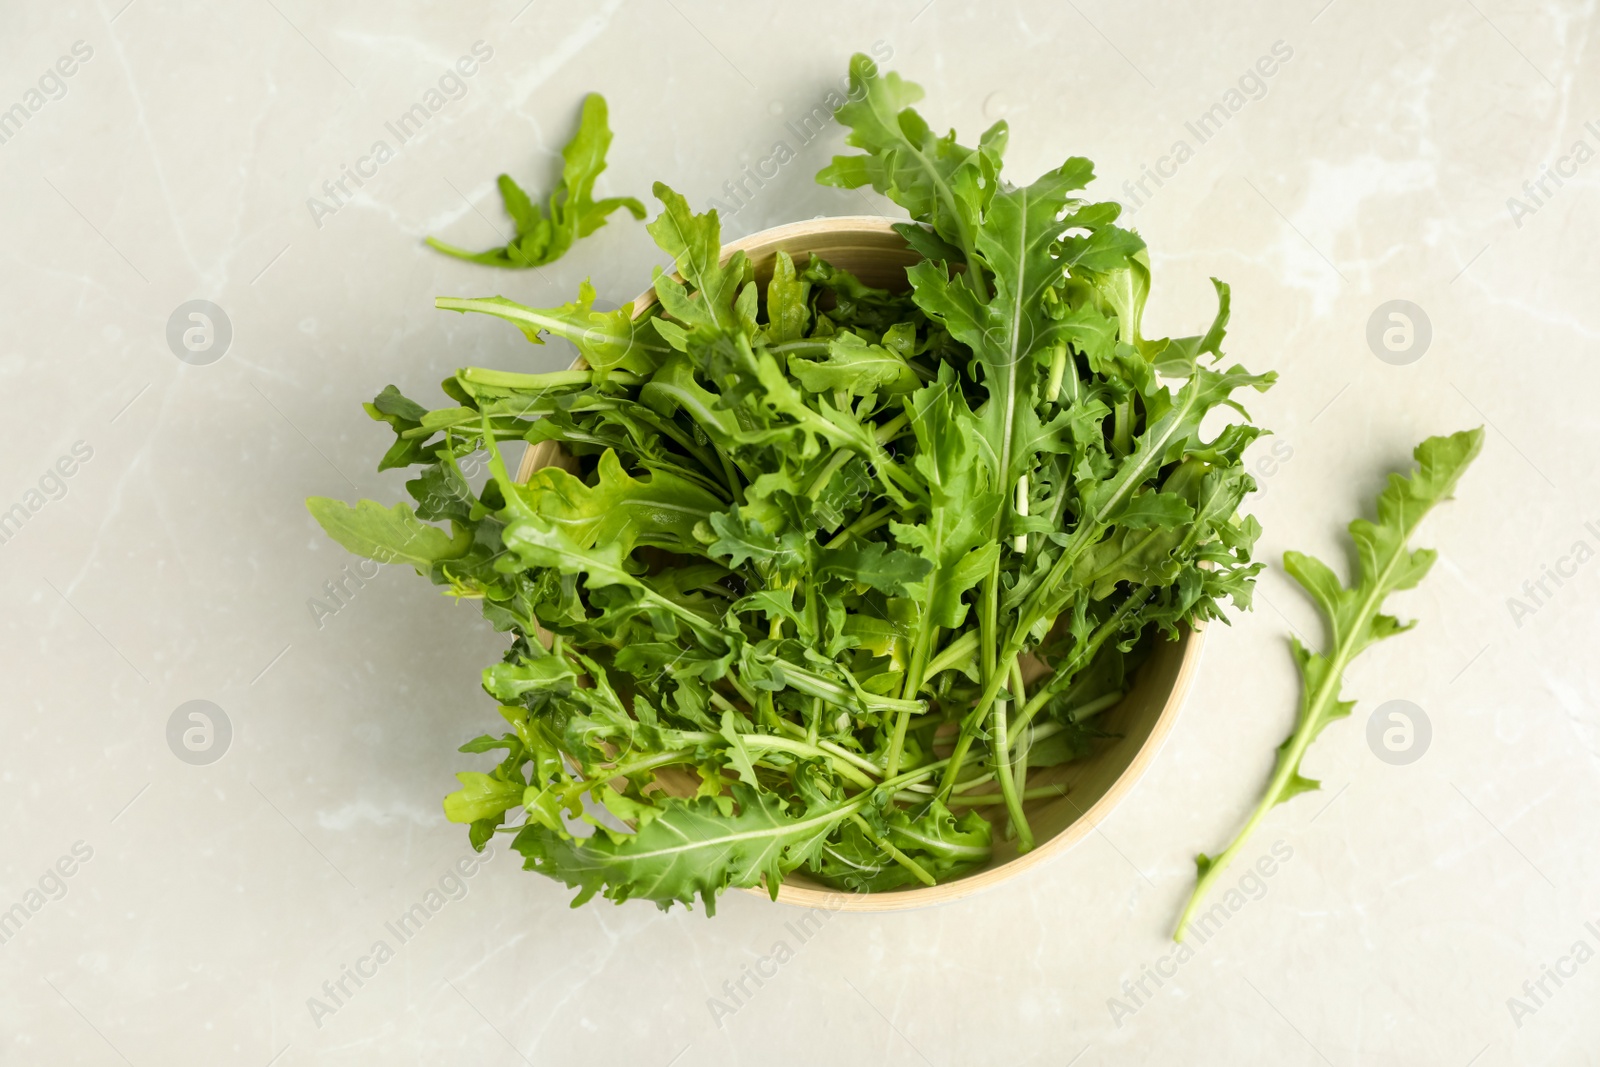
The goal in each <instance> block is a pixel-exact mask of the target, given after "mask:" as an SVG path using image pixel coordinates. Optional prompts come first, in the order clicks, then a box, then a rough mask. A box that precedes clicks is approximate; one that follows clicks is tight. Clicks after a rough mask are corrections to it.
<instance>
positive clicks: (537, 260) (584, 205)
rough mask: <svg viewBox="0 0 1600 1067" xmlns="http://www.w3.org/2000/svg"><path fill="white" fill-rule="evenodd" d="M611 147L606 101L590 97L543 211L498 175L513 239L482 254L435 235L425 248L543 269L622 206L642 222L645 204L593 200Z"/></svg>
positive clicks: (472, 259)
mask: <svg viewBox="0 0 1600 1067" xmlns="http://www.w3.org/2000/svg"><path fill="white" fill-rule="evenodd" d="M610 147H611V129H610V127H609V126H607V125H606V100H605V97H603V96H601V95H600V94H599V93H590V94H589V95H588V96H587V97H586V98H585V99H584V101H583V117H582V118H581V119H580V120H579V122H578V132H577V133H575V134H574V135H573V137H572V140H571V141H569V142H567V146H566V147H565V148H563V149H562V150H561V158H562V159H564V160H565V161H566V163H565V165H564V166H563V167H562V169H561V184H560V185H558V186H556V189H555V192H553V193H551V194H550V209H549V210H548V211H545V210H543V209H542V208H540V206H539V205H538V204H536V203H534V202H533V201H532V200H531V199H529V197H528V194H527V193H525V192H523V191H522V187H521V186H519V185H518V184H517V183H516V182H515V181H513V180H512V179H511V175H509V174H502V175H500V178H499V186H500V199H501V200H503V201H504V202H505V207H506V214H507V215H510V216H511V220H512V221H513V222H514V223H516V227H517V236H516V237H515V238H514V239H513V240H511V241H510V242H509V243H507V244H506V245H505V246H504V247H501V248H491V249H489V250H488V251H486V252H469V251H468V250H466V249H464V248H457V247H456V246H454V245H450V244H446V243H445V242H443V241H441V240H439V239H438V238H437V237H429V238H428V239H427V241H428V244H429V245H430V246H431V247H433V248H435V249H437V250H438V251H440V252H443V253H444V254H445V255H447V256H455V257H456V258H457V259H465V260H467V261H469V262H471V263H482V264H485V265H486V266H490V267H513V268H523V267H542V266H544V265H545V264H546V263H554V262H555V261H556V260H558V259H560V258H561V257H562V256H564V255H566V253H567V250H568V249H569V248H571V247H572V246H573V244H574V243H575V242H577V240H578V239H579V238H580V237H587V236H589V235H590V234H591V233H593V232H594V231H596V230H598V229H599V228H600V227H601V226H604V225H605V223H606V219H607V218H608V217H609V216H610V215H611V213H612V212H614V211H616V210H617V209H618V208H627V209H628V211H629V212H630V213H631V214H632V215H633V217H634V218H636V219H642V218H644V215H645V211H644V205H643V204H641V203H639V201H637V200H635V199H634V198H633V197H631V196H613V197H607V198H606V199H604V200H596V199H594V183H595V179H596V178H598V177H599V176H600V172H601V171H603V170H605V169H606V150H607V149H608V148H610Z"/></svg>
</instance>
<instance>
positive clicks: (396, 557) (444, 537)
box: [306, 496, 472, 574]
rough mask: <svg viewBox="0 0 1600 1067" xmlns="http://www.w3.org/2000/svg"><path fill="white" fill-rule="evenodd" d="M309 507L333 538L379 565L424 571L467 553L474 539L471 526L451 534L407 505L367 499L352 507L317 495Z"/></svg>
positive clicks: (309, 501) (313, 516)
mask: <svg viewBox="0 0 1600 1067" xmlns="http://www.w3.org/2000/svg"><path fill="white" fill-rule="evenodd" d="M306 508H307V509H308V510H309V511H310V512H311V517H312V518H314V519H316V520H317V522H318V524H320V525H321V526H322V528H323V530H325V531H327V534H328V536H329V537H331V538H333V539H334V540H335V541H337V542H339V544H341V545H343V546H344V547H345V548H347V549H349V550H350V551H351V552H354V553H355V554H356V555H358V556H365V557H367V558H368V559H371V560H376V561H377V562H379V563H409V564H411V565H412V566H413V567H415V568H416V569H417V571H418V572H419V573H421V574H426V573H428V571H429V570H430V569H431V568H432V567H433V565H434V564H436V563H439V562H442V561H444V560H449V559H455V558H457V557H459V556H461V555H463V554H464V553H465V552H466V549H467V545H468V544H469V543H470V542H471V540H472V537H471V531H470V530H465V531H462V532H460V533H458V534H457V535H456V536H455V537H451V536H450V535H449V534H447V533H445V532H444V531H443V530H441V529H439V528H438V527H437V526H429V525H428V524H427V523H425V522H422V521H420V520H419V519H418V518H417V516H416V513H415V512H413V511H412V510H411V505H410V504H406V503H399V504H396V505H395V506H394V507H392V508H385V507H384V506H383V505H382V504H379V503H377V502H375V501H372V500H363V501H360V502H359V503H357V504H356V506H355V507H351V506H350V505H348V504H346V503H344V502H343V501H339V500H331V499H329V498H328V497H325V496H314V497H311V498H310V499H308V500H307V501H306Z"/></svg>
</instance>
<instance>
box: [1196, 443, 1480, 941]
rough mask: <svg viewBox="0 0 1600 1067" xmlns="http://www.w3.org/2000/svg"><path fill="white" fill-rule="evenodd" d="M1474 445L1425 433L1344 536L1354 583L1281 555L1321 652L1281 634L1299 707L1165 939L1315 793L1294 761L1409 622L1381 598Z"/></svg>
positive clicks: (1314, 562)
mask: <svg viewBox="0 0 1600 1067" xmlns="http://www.w3.org/2000/svg"><path fill="white" fill-rule="evenodd" d="M1482 447H1483V429H1482V428H1481V427H1480V428H1478V429H1476V430H1462V431H1461V432H1459V433H1454V434H1451V435H1450V436H1448V437H1430V438H1428V439H1427V440H1426V441H1423V442H1422V443H1421V444H1420V445H1418V446H1417V448H1416V451H1415V453H1414V455H1415V458H1416V461H1417V464H1418V467H1417V470H1416V471H1415V473H1413V474H1412V475H1411V477H1409V478H1406V477H1402V476H1401V475H1399V474H1390V475H1389V484H1388V485H1387V486H1386V487H1385V488H1384V490H1383V492H1382V493H1381V494H1379V496H1378V521H1377V522H1376V523H1374V522H1371V521H1369V520H1367V519H1356V520H1355V521H1354V522H1352V523H1351V524H1350V540H1351V541H1352V542H1353V543H1354V545H1355V549H1356V558H1357V574H1356V583H1355V584H1354V585H1353V586H1350V587H1349V588H1346V587H1345V586H1344V585H1343V584H1341V583H1340V581H1339V579H1338V577H1337V576H1336V575H1335V574H1334V573H1333V571H1332V570H1331V569H1329V567H1328V566H1327V565H1326V564H1324V563H1323V562H1322V561H1320V560H1318V559H1316V558H1315V557H1313V556H1307V555H1305V554H1303V553H1300V552H1293V551H1290V552H1285V553H1284V554H1283V567H1284V570H1286V571H1288V572H1289V576H1290V577H1292V578H1293V579H1294V580H1295V581H1297V582H1299V583H1300V585H1301V587H1302V588H1304V589H1305V591H1306V593H1307V595H1309V596H1310V597H1311V599H1312V600H1314V601H1315V602H1316V604H1317V607H1318V609H1319V610H1320V611H1321V613H1322V616H1323V618H1324V619H1326V620H1327V624H1328V641H1329V647H1328V652H1327V653H1326V654H1321V653H1316V652H1312V651H1311V650H1310V649H1308V648H1306V647H1305V645H1303V644H1301V643H1300V639H1299V638H1297V637H1291V638H1290V639H1289V640H1290V643H1291V649H1292V650H1293V652H1294V662H1295V666H1296V667H1298V668H1299V670H1300V682H1301V690H1300V708H1299V712H1298V713H1297V714H1296V716H1295V726H1294V731H1293V732H1292V733H1290V734H1289V736H1288V737H1287V738H1286V739H1285V740H1284V742H1283V744H1281V745H1279V746H1278V757H1277V764H1276V767H1275V768H1274V770H1273V774H1272V779H1271V781H1269V782H1268V783H1267V789H1266V793H1265V794H1264V795H1263V796H1262V798H1261V802H1260V803H1259V804H1257V805H1256V809H1255V811H1253V812H1252V813H1251V815H1250V818H1249V819H1248V820H1247V821H1246V822H1245V825H1244V829H1242V830H1240V831H1239V835H1238V836H1237V837H1235V838H1234V839H1233V842H1232V843H1231V844H1229V845H1228V847H1227V848H1225V849H1223V850H1222V851H1221V852H1219V853H1217V854H1216V855H1215V856H1207V855H1205V854H1204V853H1201V854H1200V855H1199V856H1197V857H1196V858H1195V866H1196V867H1197V868H1198V871H1199V877H1198V880H1197V881H1196V883H1195V887H1194V893H1193V894H1192V895H1191V896H1190V898H1189V903H1188V905H1187V906H1186V907H1185V908H1184V909H1183V914H1182V915H1181V916H1180V917H1179V919H1178V927H1177V930H1176V931H1175V932H1174V934H1173V939H1174V940H1176V941H1182V940H1183V935H1184V933H1185V932H1186V931H1187V930H1188V928H1189V924H1190V922H1191V921H1192V920H1193V919H1194V918H1195V915H1196V913H1197V912H1198V911H1199V909H1200V905H1201V903H1202V902H1203V901H1204V900H1205V895H1206V891H1207V890H1208V889H1210V888H1211V885H1212V883H1213V882H1215V881H1216V880H1217V878H1218V877H1219V876H1220V875H1221V874H1222V871H1223V870H1224V869H1225V868H1226V867H1227V866H1228V864H1229V863H1230V862H1231V861H1232V860H1233V858H1234V857H1235V856H1236V855H1237V854H1238V853H1239V850H1240V849H1241V848H1242V847H1243V846H1244V843H1245V841H1246V840H1248V839H1249V837H1250V835H1251V833H1252V832H1254V830H1255V829H1256V827H1257V826H1258V825H1260V823H1261V820H1262V819H1263V818H1265V817H1266V814H1267V812H1269V811H1271V810H1272V809H1273V808H1274V807H1276V806H1277V805H1279V804H1282V803H1283V802H1284V801H1286V800H1289V799H1291V798H1293V797H1297V796H1299V795H1300V794H1301V793H1308V792H1311V791H1313V790H1316V789H1320V788H1321V783H1320V782H1317V781H1314V780H1312V779H1310V778H1307V777H1305V776H1304V775H1302V774H1301V773H1300V763H1301V760H1302V759H1304V758H1305V754H1306V749H1307V748H1309V747H1310V746H1311V742H1313V741H1315V740H1316V739H1317V735H1318V734H1320V733H1322V731H1323V729H1324V728H1326V727H1327V725H1328V724H1329V723H1331V722H1334V721H1336V720H1338V719H1342V718H1344V717H1345V716H1347V715H1349V714H1350V712H1351V710H1352V709H1353V708H1354V707H1355V701H1353V700H1342V699H1340V693H1341V690H1342V689H1343V688H1344V671H1345V668H1346V667H1348V666H1349V665H1350V662H1351V661H1352V660H1354V659H1355V658H1356V656H1358V655H1360V654H1361V653H1362V652H1363V651H1365V650H1366V649H1367V648H1369V647H1370V646H1372V645H1373V644H1375V643H1377V642H1378V641H1381V640H1383V639H1384V638H1385V637H1393V636H1394V635H1395V634H1399V633H1404V632H1405V631H1407V630H1409V629H1411V627H1413V626H1415V625H1416V623H1415V622H1414V621H1413V622H1401V621H1400V620H1398V619H1396V618H1395V617H1394V616H1392V615H1384V614H1382V609H1383V602H1384V600H1385V599H1387V598H1388V596H1389V594H1390V593H1395V592H1399V591H1401V590H1404V589H1411V588H1414V587H1415V586H1416V585H1417V584H1418V583H1419V582H1421V581H1422V579H1423V578H1424V577H1426V576H1427V573H1428V570H1429V568H1431V567H1432V566H1433V561H1434V559H1435V557H1436V556H1437V555H1438V553H1436V552H1435V551H1434V550H1433V549H1431V548H1419V549H1417V550H1415V551H1411V550H1410V549H1409V548H1408V547H1407V542H1408V541H1409V540H1410V538H1411V534H1412V532H1413V531H1415V530H1416V528H1417V525H1418V524H1419V523H1421V522H1422V519H1423V517H1424V516H1426V515H1427V514H1428V512H1429V511H1431V510H1432V509H1433V506H1434V505H1435V504H1438V503H1439V502H1440V501H1443V500H1448V499H1449V498H1450V495H1451V493H1453V492H1454V491H1455V487H1456V483H1457V482H1458V481H1460V480H1461V475H1462V474H1463V473H1465V472H1466V469H1467V466H1468V465H1469V464H1471V462H1472V460H1473V459H1474V458H1475V457H1476V456H1477V455H1478V452H1479V450H1480V449H1481V448H1482Z"/></svg>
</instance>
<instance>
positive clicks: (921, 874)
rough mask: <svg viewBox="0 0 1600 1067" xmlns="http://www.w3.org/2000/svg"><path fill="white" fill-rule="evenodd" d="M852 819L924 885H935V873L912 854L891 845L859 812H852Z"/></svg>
mask: <svg viewBox="0 0 1600 1067" xmlns="http://www.w3.org/2000/svg"><path fill="white" fill-rule="evenodd" d="M850 821H851V822H853V823H855V824H856V826H857V827H858V828H859V829H860V830H861V832H862V833H863V834H865V835H867V840H868V841H871V842H872V843H873V844H874V845H877V846H878V847H879V848H881V849H883V850H884V851H885V852H887V853H888V854H889V855H890V856H891V857H892V858H893V859H894V861H895V862H896V863H898V864H900V866H902V867H904V868H905V869H906V870H908V871H910V872H911V873H912V874H913V875H914V876H915V877H916V879H917V881H919V882H921V883H922V884H923V885H934V884H935V882H934V878H933V875H931V874H929V873H928V872H927V871H925V870H923V869H922V865H921V864H920V863H918V862H917V861H916V860H914V859H912V858H911V857H910V856H908V855H906V854H905V853H904V852H901V851H900V850H899V849H897V848H895V847H894V846H893V845H891V844H890V843H889V842H888V841H887V840H886V839H884V838H882V837H879V836H878V834H877V831H875V830H873V828H872V827H871V826H870V825H868V823H867V820H865V819H863V818H862V817H861V816H860V815H859V814H857V813H855V812H851V814H850Z"/></svg>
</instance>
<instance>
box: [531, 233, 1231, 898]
mask: <svg viewBox="0 0 1600 1067" xmlns="http://www.w3.org/2000/svg"><path fill="white" fill-rule="evenodd" d="M779 249H782V250H783V251H785V252H787V253H789V255H790V256H791V257H792V258H793V259H794V260H795V262H796V263H797V264H804V263H805V261H806V260H807V259H808V258H809V257H810V255H811V253H813V252H814V253H816V254H817V255H818V256H820V257H822V258H823V259H825V260H827V261H828V262H829V263H831V264H833V265H834V266H836V267H841V268H843V269H845V270H848V271H850V272H851V273H853V274H855V275H856V276H857V277H859V278H860V279H861V280H862V281H863V282H865V283H866V284H868V285H871V286H875V287H878V288H882V289H904V288H906V285H907V283H906V276H905V268H906V267H908V266H910V265H911V264H913V263H915V262H916V261H917V258H918V257H917V255H916V253H915V252H912V251H911V250H910V249H909V248H908V247H907V246H906V243H905V240H904V239H903V238H902V237H901V236H900V235H899V234H898V233H896V232H895V231H894V229H893V220H890V219H886V218H883V217H881V216H877V215H856V216H844V217H840V218H826V219H813V220H811V221H808V222H794V223H790V224H788V225H786V226H778V227H775V228H773V229H770V230H763V231H762V232H760V233H756V234H751V235H750V236H749V237H745V238H742V239H740V240H738V241H734V242H733V243H731V244H728V245H725V246H723V249H722V251H723V258H724V259H726V258H727V257H728V256H731V255H732V254H733V253H734V252H735V251H740V250H742V251H743V252H744V253H745V255H747V256H749V257H750V261H751V263H753V264H754V266H755V273H756V279H757V281H758V282H760V283H762V284H765V282H766V280H767V279H769V278H770V277H771V276H772V264H773V260H774V258H775V254H776V253H777V252H778V250H779ZM655 302H656V295H655V290H654V288H651V289H648V290H646V291H645V292H643V293H641V294H640V295H639V297H638V298H637V299H635V300H634V302H633V307H634V312H635V314H642V313H643V312H644V311H646V310H647V309H648V308H650V307H651V306H652V305H654V304H655ZM584 365H585V364H584V363H583V360H582V359H581V358H580V359H578V360H576V361H574V362H573V365H572V366H573V368H574V369H580V368H582V367H583V366H584ZM552 465H560V466H562V467H566V468H567V469H568V470H574V471H575V470H576V464H575V463H574V461H573V458H572V457H571V456H568V455H566V454H565V453H564V452H562V450H561V449H560V448H559V447H558V446H557V445H556V444H555V443H554V442H550V441H546V442H542V443H540V444H538V445H534V446H531V447H530V448H529V449H528V450H527V451H526V452H525V453H524V454H523V457H522V465H521V467H520V468H519V469H518V472H517V480H518V481H523V482H525V481H527V480H528V477H529V476H530V475H531V474H532V473H533V472H534V471H536V470H538V469H539V468H541V467H548V466H552ZM1203 644H1204V631H1203V628H1199V627H1197V628H1194V629H1187V628H1186V629H1185V630H1184V631H1183V633H1182V635H1181V636H1180V637H1179V639H1178V640H1177V641H1163V640H1159V639H1158V640H1157V641H1156V643H1155V647H1154V649H1153V650H1152V652H1151V654H1150V656H1149V658H1148V659H1147V660H1145V662H1144V664H1143V666H1141V667H1140V668H1139V672H1138V674H1137V675H1136V676H1135V678H1134V684H1133V688H1132V689H1131V690H1130V691H1129V692H1128V695H1127V696H1126V697H1124V698H1123V699H1122V701H1121V703H1119V704H1117V705H1116V707H1114V708H1111V709H1109V710H1107V711H1104V712H1102V713H1101V714H1100V715H1099V716H1098V717H1097V719H1096V722H1097V724H1098V725H1099V726H1101V727H1102V728H1104V729H1105V730H1107V731H1108V732H1110V733H1114V734H1119V735H1121V736H1120V737H1119V738H1118V739H1117V740H1115V741H1113V742H1111V743H1109V744H1107V745H1105V746H1104V747H1103V748H1102V749H1101V750H1100V751H1098V752H1097V753H1095V754H1094V755H1093V756H1090V757H1089V758H1087V759H1082V760H1078V761H1076V762H1073V763H1068V764H1064V765H1062V766H1059V767H1052V768H1046V769H1041V770H1036V771H1033V772H1031V773H1030V774H1029V776H1028V783H1027V784H1028V785H1029V786H1049V785H1061V786H1064V787H1065V788H1066V789H1067V792H1066V794H1065V795H1063V796H1060V797H1056V798H1043V799H1035V800H1030V801H1027V802H1025V803H1024V804H1023V810H1024V811H1026V812H1027V814H1028V818H1029V821H1030V822H1031V823H1032V825H1033V832H1034V841H1035V845H1034V848H1033V850H1032V851H1030V852H1026V853H1023V854H1021V855H1019V854H1018V853H1017V851H1016V848H1015V844H1014V842H1010V841H1004V840H1000V839H999V838H1000V836H1001V835H999V834H998V833H997V834H996V835H995V836H996V838H997V840H996V841H995V845H994V855H993V856H992V858H991V859H990V861H989V864H988V866H986V867H983V868H981V869H979V870H976V871H973V872H972V873H970V874H968V875H966V876H965V877H962V878H958V879H955V880H954V881H950V882H945V883H941V884H940V885H935V886H922V885H919V886H915V887H910V888H902V889H894V890H889V891H887V892H882V893H846V892H841V891H840V890H837V889H832V888H830V887H828V886H824V885H822V884H820V883H818V882H815V881H812V880H811V879H808V878H806V877H805V876H804V875H803V874H801V873H800V872H795V873H792V874H790V875H789V876H788V877H787V878H786V879H785V880H784V883H783V885H781V886H780V887H779V888H778V899H779V900H780V901H782V902H784V903H785V904H794V905H797V906H799V907H804V908H826V909H828V910H830V911H900V910H904V909H907V908H920V907H924V906H927V905H931V904H943V903H946V902H948V901H952V900H958V899H960V898H961V897H965V896H968V895H970V894H972V893H976V892H978V891H979V890H980V889H986V888H988V887H989V886H992V885H996V884H998V883H1000V882H1003V881H1006V880H1008V879H1011V878H1015V877H1016V876H1017V875H1019V874H1021V873H1022V872H1023V871H1026V870H1028V869H1029V868H1031V867H1036V866H1038V865H1039V864H1041V863H1044V862H1045V861H1046V860H1049V859H1051V858H1053V857H1055V856H1059V855H1060V854H1061V853H1063V852H1065V851H1066V850H1067V849H1069V848H1071V847H1072V846H1073V845H1074V844H1076V843H1077V842H1079V841H1081V840H1083V839H1084V838H1085V837H1088V836H1089V834H1090V833H1092V832H1093V831H1094V829H1095V827H1096V826H1098V825H1099V824H1100V823H1101V822H1102V821H1104V820H1105V818H1106V816H1108V815H1110V814H1111V811H1112V809H1114V808H1115V807H1116V806H1117V805H1118V804H1119V803H1121V801H1122V800H1123V798H1124V797H1126V796H1127V795H1128V793H1129V792H1131V791H1132V789H1133V786H1134V783H1136V782H1137V781H1138V780H1139V777H1140V776H1141V775H1143V774H1144V772H1145V770H1146V769H1147V768H1148V767H1149V766H1150V763H1151V761H1153V760H1154V759H1155V756H1156V752H1157V751H1158V750H1159V749H1160V747H1161V743H1162V741H1163V740H1165V738H1166V736H1167V732H1168V731H1169V730H1171V729H1172V724H1173V722H1174V721H1175V720H1176V719H1177V717H1178V711H1179V709H1180V708H1181V707H1182V706H1183V702H1184V699H1185V698H1186V697H1187V696H1188V695H1189V689H1190V687H1191V686H1192V685H1193V684H1194V676H1195V671H1196V670H1197V669H1198V668H1199V666H1200V649H1201V646H1202V645H1203ZM691 788H692V787H691ZM746 892H749V893H759V894H761V895H762V896H766V895H767V891H766V890H765V889H764V888H761V887H759V886H758V887H755V888H752V889H748V890H746Z"/></svg>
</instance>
